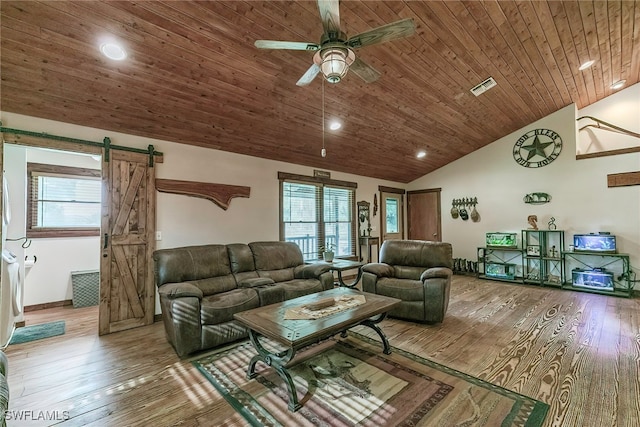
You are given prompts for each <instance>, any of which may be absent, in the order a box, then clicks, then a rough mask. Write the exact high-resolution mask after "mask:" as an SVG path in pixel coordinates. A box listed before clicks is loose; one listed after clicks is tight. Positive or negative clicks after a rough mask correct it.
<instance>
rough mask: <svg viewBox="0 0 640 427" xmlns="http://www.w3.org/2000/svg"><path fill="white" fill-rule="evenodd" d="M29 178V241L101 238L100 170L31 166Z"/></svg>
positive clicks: (28, 171) (30, 164) (33, 164)
mask: <svg viewBox="0 0 640 427" xmlns="http://www.w3.org/2000/svg"><path fill="white" fill-rule="evenodd" d="M27 175H28V176H27V182H28V189H27V191H28V193H27V194H28V195H27V205H28V206H27V237H73V236H98V235H99V234H100V213H101V212H100V198H101V180H100V176H101V171H100V170H94V169H83V168H73V167H66V166H56V165H44V164H39V163H29V164H27Z"/></svg>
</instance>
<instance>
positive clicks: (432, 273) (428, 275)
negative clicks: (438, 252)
mask: <svg viewBox="0 0 640 427" xmlns="http://www.w3.org/2000/svg"><path fill="white" fill-rule="evenodd" d="M452 275H453V271H451V269H450V268H447V267H433V268H429V269H427V270H425V271H424V272H423V273H422V275H421V276H420V280H421V281H423V282H424V281H425V280H427V279H447V278H450V277H451V276H452Z"/></svg>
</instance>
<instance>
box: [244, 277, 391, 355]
mask: <svg viewBox="0 0 640 427" xmlns="http://www.w3.org/2000/svg"><path fill="white" fill-rule="evenodd" d="M341 295H364V296H365V299H366V302H365V303H364V304H361V305H359V306H357V307H353V308H350V309H348V310H345V311H341V312H339V313H335V314H332V315H329V316H326V317H322V318H320V319H309V320H285V319H284V314H285V311H286V310H287V309H289V308H295V307H300V306H301V305H305V304H309V303H312V302H315V301H318V300H321V299H325V298H329V297H338V296H341ZM399 303H400V300H399V299H396V298H389V297H385V296H382V295H376V294H370V293H366V292H360V291H357V290H354V289H349V288H335V289H331V290H328V291H324V292H318V293H315V294H311V295H305V296H302V297H299V298H294V299H291V300H288V301H284V302H281V303H277V304H271V305H267V306H264V307H258V308H254V309H252V310H247V311H243V312H241V313H236V314H234V315H233V317H234V318H235V319H236V320H237V321H238V322H240V323H242V324H243V325H245V326H246V327H248V328H250V329H252V330H254V331H256V332H258V333H259V334H261V335H264V336H265V337H267V338H270V339H272V340H274V341H278V342H280V343H282V344H284V345H286V346H287V347H290V348H294V349H300V348H302V347H306V346H308V345H310V344H313V343H314V342H317V341H318V340H321V339H324V338H326V337H328V336H331V335H333V334H336V333H338V332H341V331H343V330H345V329H348V328H349V327H351V326H355V325H357V324H358V323H360V322H362V321H363V320H366V319H368V318H370V317H373V316H376V315H378V314H382V313H386V312H388V311H389V310H390V309H392V308H393V307H394V306H395V305H397V304H399Z"/></svg>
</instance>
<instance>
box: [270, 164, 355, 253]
mask: <svg viewBox="0 0 640 427" xmlns="http://www.w3.org/2000/svg"><path fill="white" fill-rule="evenodd" d="M278 177H279V179H280V205H281V212H280V218H281V219H280V236H281V239H282V240H284V241H287V242H295V243H296V244H298V246H299V247H300V250H301V251H302V254H303V256H304V259H305V260H314V259H319V258H321V253H320V250H321V248H322V247H323V246H329V245H332V246H333V248H334V252H335V256H336V257H342V258H347V257H353V256H355V255H356V242H355V240H356V228H355V224H356V223H355V202H354V201H355V188H356V184H355V183H349V182H343V181H335V180H331V179H326V178H312V177H304V176H298V175H291V174H284V173H282V172H281V173H279V174H278Z"/></svg>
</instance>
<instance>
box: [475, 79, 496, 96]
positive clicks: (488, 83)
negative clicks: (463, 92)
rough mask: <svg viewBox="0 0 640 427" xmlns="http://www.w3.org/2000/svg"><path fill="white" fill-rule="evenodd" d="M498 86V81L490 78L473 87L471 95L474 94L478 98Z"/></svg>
mask: <svg viewBox="0 0 640 427" xmlns="http://www.w3.org/2000/svg"><path fill="white" fill-rule="evenodd" d="M497 84H498V83H496V81H495V80H493V77H489V78H488V79H487V80H485V81H483V82H482V83H480V84H479V85H477V86H475V87H473V88H472V89H471V93H472V94H474V95H475V96H478V95H480V94H482V93H485V92H486V91H488V90H489V89H491V88H492V87H494V86H496V85H497Z"/></svg>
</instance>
